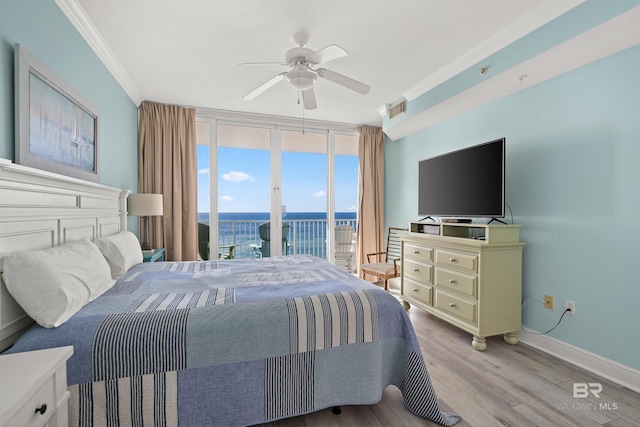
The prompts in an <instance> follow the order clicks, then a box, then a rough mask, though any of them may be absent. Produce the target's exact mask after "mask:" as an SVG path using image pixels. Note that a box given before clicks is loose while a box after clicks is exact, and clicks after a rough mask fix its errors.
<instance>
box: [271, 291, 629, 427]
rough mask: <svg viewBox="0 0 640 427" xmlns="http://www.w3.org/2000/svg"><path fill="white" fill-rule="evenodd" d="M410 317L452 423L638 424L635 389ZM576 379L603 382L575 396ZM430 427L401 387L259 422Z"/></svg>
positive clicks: (414, 311)
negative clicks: (590, 393)
mask: <svg viewBox="0 0 640 427" xmlns="http://www.w3.org/2000/svg"><path fill="white" fill-rule="evenodd" d="M391 292H392V293H395V294H398V293H399V292H398V290H397V289H392V290H391ZM409 316H410V318H411V321H412V322H413V326H414V329H415V331H416V334H417V336H418V340H419V341H420V346H421V348H422V354H423V355H424V358H425V361H426V362H427V366H428V369H429V374H430V376H431V381H432V383H433V386H434V388H435V391H436V393H437V394H438V397H439V399H440V404H441V406H442V407H443V409H444V410H445V411H448V412H455V413H457V414H459V415H461V416H462V421H461V422H460V423H458V424H457V426H461V427H463V426H464V427H467V426H481V427H489V426H611V427H614V426H615V427H620V426H640V394H638V393H635V392H633V391H631V390H628V389H625V388H623V387H621V386H619V385H616V384H614V383H612V382H611V381H607V380H605V379H603V378H600V377H597V376H595V375H593V374H591V373H589V372H587V371H584V370H582V369H580V368H577V367H575V366H573V365H571V364H569V363H567V362H564V361H562V360H559V359H557V358H555V357H553V356H549V355H547V354H546V353H543V352H541V351H538V350H536V349H534V348H532V347H529V346H527V345H526V344H522V343H520V344H518V345H516V346H511V345H508V344H506V343H505V342H504V341H503V340H502V337H490V338H487V344H488V347H487V350H486V351H484V352H479V351H476V350H474V349H473V348H472V347H471V336H470V335H469V334H467V333H466V332H463V331H461V330H459V329H457V328H455V327H453V326H451V325H449V324H447V323H446V322H443V321H441V320H439V319H438V318H436V317H434V316H432V315H429V314H427V313H425V312H424V311H422V310H420V309H418V308H416V307H412V308H411V309H410V310H409ZM574 382H581V383H590V382H591V383H593V382H599V383H601V384H602V386H603V390H602V393H601V394H600V398H599V399H596V398H588V399H574V398H573V397H572V396H573V383H574ZM436 425H437V424H435V423H432V422H429V421H426V420H424V419H422V418H419V417H417V416H414V415H413V414H411V413H410V412H409V411H408V410H407V409H405V407H404V404H403V403H402V395H401V394H400V391H399V390H398V389H397V388H396V387H394V386H390V387H387V389H386V390H385V392H384V394H383V397H382V400H381V401H380V402H379V403H377V404H376V405H371V406H343V407H342V414H340V415H334V414H333V413H332V411H331V409H326V410H323V411H319V412H315V413H313V414H309V415H305V416H300V417H295V418H290V419H286V420H281V421H277V422H273V423H268V424H264V425H263V426H273V427H289V426H296V427H297V426H305V427H326V426H371V427H373V426H385V427H386V426H394V427H395V426H436Z"/></svg>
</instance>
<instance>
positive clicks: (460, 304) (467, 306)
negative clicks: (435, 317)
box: [435, 289, 477, 324]
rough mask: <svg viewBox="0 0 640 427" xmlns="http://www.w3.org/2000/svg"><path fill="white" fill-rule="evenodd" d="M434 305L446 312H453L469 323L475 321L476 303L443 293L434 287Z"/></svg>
mask: <svg viewBox="0 0 640 427" xmlns="http://www.w3.org/2000/svg"><path fill="white" fill-rule="evenodd" d="M435 302H436V307H437V308H438V309H440V310H442V311H444V312H446V313H450V314H453V315H454V316H456V317H458V318H460V319H463V320H466V321H468V322H471V323H474V324H475V323H476V306H477V303H475V302H473V303H472V302H469V301H465V300H463V299H461V298H457V297H455V296H453V295H450V294H447V293H444V292H442V291H440V290H438V289H436V301H435Z"/></svg>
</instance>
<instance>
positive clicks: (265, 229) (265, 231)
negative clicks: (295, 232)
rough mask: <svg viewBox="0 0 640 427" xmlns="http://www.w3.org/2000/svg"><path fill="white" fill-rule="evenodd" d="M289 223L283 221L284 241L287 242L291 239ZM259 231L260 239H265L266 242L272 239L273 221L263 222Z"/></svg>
mask: <svg viewBox="0 0 640 427" xmlns="http://www.w3.org/2000/svg"><path fill="white" fill-rule="evenodd" d="M289 228H290V225H289V223H286V222H283V223H282V241H283V242H286V241H288V240H289ZM258 233H259V234H260V240H264V241H265V242H270V241H271V223H269V222H263V223H262V224H260V225H259V226H258Z"/></svg>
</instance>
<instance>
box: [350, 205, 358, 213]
mask: <svg viewBox="0 0 640 427" xmlns="http://www.w3.org/2000/svg"><path fill="white" fill-rule="evenodd" d="M348 210H349V211H350V212H356V211H357V210H358V207H357V206H356V205H353V206H351V207H349V209H348Z"/></svg>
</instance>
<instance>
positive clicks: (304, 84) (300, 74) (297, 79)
mask: <svg viewBox="0 0 640 427" xmlns="http://www.w3.org/2000/svg"><path fill="white" fill-rule="evenodd" d="M300 67H302V66H300ZM317 77H318V76H317V75H316V73H313V72H311V71H309V70H307V69H298V68H296V69H295V70H291V71H289V72H288V73H287V80H289V83H291V86H293V87H294V88H296V89H298V90H307V89H309V88H310V87H311V86H313V83H315V81H316V78H317Z"/></svg>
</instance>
